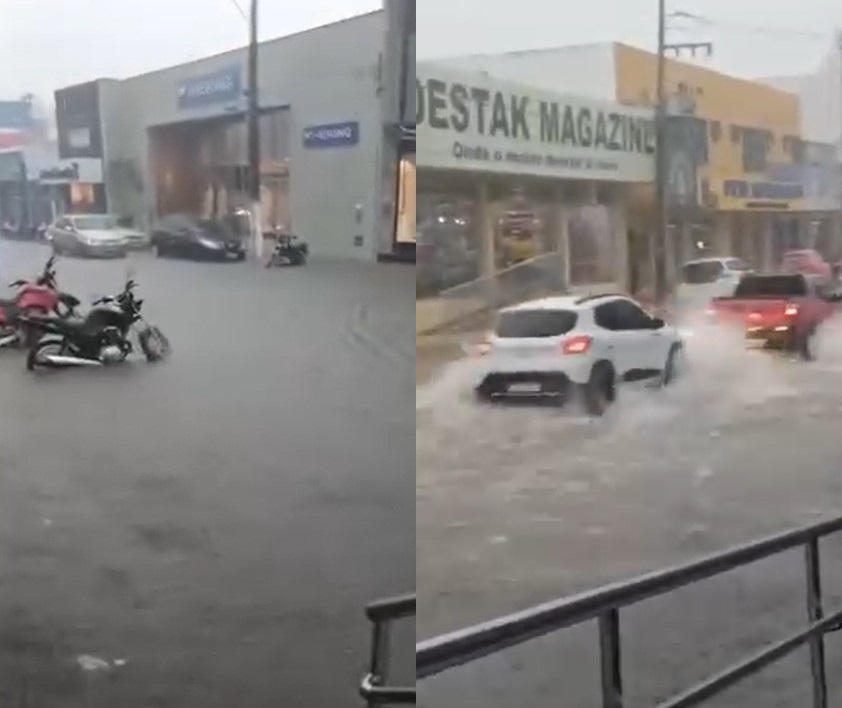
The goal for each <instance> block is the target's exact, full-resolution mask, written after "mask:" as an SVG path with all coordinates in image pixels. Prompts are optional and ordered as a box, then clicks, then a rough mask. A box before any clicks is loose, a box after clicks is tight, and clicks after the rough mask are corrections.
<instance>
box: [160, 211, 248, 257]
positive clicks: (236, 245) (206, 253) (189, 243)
mask: <svg viewBox="0 0 842 708" xmlns="http://www.w3.org/2000/svg"><path fill="white" fill-rule="evenodd" d="M152 249H153V250H154V251H155V254H156V255H157V256H159V257H163V256H170V257H175V258H191V259H195V260H216V261H228V260H234V261H242V260H244V259H245V257H246V249H245V243H244V240H243V238H242V237H241V236H238V235H237V234H236V233H234V232H233V231H232V230H231V229H230V228H228V227H227V226H226V225H224V224H221V223H220V222H218V221H210V220H203V219H196V218H195V217H192V216H187V215H185V214H173V215H170V216H165V217H163V218H162V219H161V221H160V222H159V223H158V225H157V226H156V227H155V228H154V229H153V231H152Z"/></svg>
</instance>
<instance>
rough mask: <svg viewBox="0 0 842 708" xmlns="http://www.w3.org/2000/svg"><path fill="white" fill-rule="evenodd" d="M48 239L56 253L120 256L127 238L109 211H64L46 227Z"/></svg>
mask: <svg viewBox="0 0 842 708" xmlns="http://www.w3.org/2000/svg"><path fill="white" fill-rule="evenodd" d="M46 237H47V240H48V241H49V242H50V243H51V244H52V247H53V251H54V252H55V253H56V254H59V255H60V254H69V255H74V256H87V257H89V258H115V257H116V258H120V257H122V256H125V255H126V251H127V250H128V241H127V239H126V238H125V236H123V234H122V233H121V232H120V231H118V230H117V227H116V224H115V222H114V219H113V218H112V217H110V216H109V215H108V214H67V215H65V216H62V217H59V218H58V219H56V220H55V221H54V222H53V223H52V224H50V225H49V226H48V227H47V232H46Z"/></svg>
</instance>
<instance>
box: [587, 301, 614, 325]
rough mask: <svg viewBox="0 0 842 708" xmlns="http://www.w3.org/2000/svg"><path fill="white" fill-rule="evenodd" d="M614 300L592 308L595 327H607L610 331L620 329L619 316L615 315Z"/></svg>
mask: <svg viewBox="0 0 842 708" xmlns="http://www.w3.org/2000/svg"><path fill="white" fill-rule="evenodd" d="M616 304H617V303H616V301H612V302H606V303H604V304H602V305H597V306H596V307H595V308H594V310H593V317H594V322H596V325H597V327H601V328H602V329H607V330H610V331H612V332H614V331H616V330H618V329H620V327H619V318H618V316H617V308H616V307H615V305H616Z"/></svg>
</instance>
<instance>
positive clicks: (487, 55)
mask: <svg viewBox="0 0 842 708" xmlns="http://www.w3.org/2000/svg"><path fill="white" fill-rule="evenodd" d="M615 44H617V42H612V41H604V42H583V43H582V44H561V45H556V46H554V47H536V48H534V49H510V50H508V51H504V52H478V53H476V54H451V55H448V56H442V57H430V58H426V57H425V58H423V59H421V60H420V61H430V62H434V61H435V62H448V61H454V60H462V59H492V58H494V57H511V56H525V55H529V54H548V53H550V52H557V51H559V50H564V49H592V48H596V47H612V46H614V45H615Z"/></svg>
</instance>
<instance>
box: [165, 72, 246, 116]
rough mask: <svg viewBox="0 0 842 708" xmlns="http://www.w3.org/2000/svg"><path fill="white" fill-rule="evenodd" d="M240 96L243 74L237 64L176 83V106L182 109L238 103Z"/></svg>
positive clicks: (241, 95)
mask: <svg viewBox="0 0 842 708" xmlns="http://www.w3.org/2000/svg"><path fill="white" fill-rule="evenodd" d="M242 97H243V75H242V70H241V68H240V67H239V66H231V67H228V68H227V69H221V70H220V71H215V72H214V73H212V74H205V75H204V76H199V77H197V78H195V79H187V80H186V81H182V82H181V83H180V84H179V85H178V107H179V108H182V109H184V108H202V107H204V106H213V105H217V104H220V103H238V102H239V101H240V99H241V98H242Z"/></svg>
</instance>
